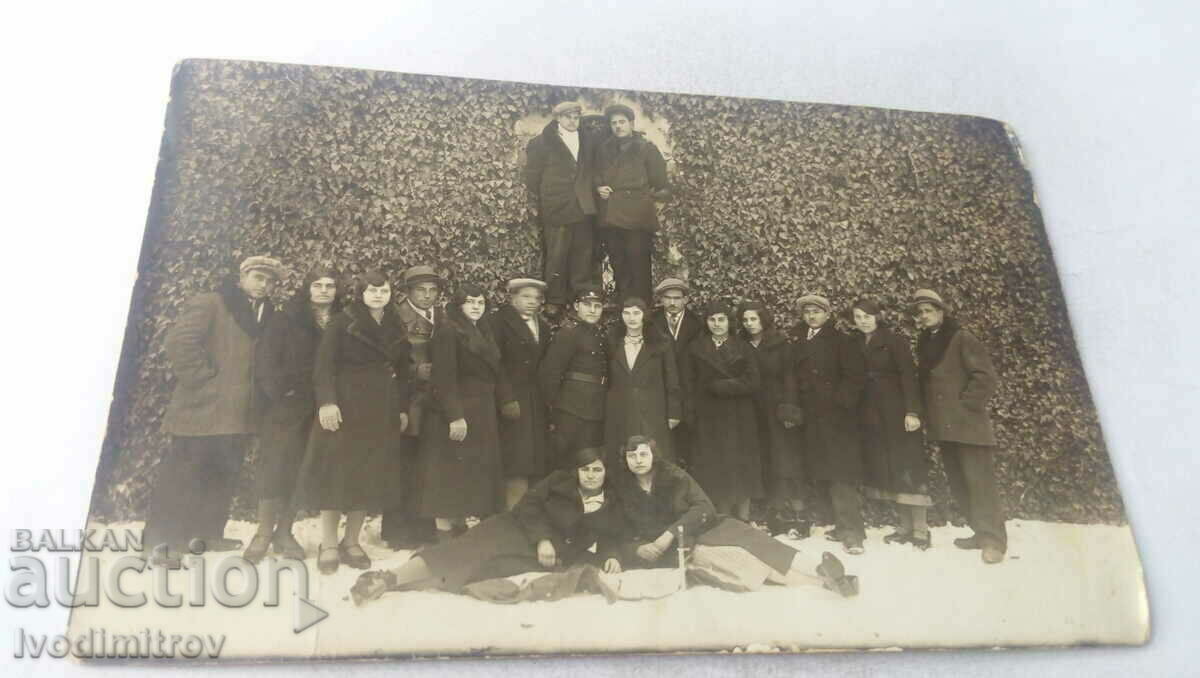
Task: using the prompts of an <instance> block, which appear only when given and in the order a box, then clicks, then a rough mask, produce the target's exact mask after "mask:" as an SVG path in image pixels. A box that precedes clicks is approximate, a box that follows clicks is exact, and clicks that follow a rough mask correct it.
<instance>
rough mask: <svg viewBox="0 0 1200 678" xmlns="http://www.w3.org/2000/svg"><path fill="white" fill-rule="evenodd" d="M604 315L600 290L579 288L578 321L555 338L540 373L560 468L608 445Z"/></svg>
mask: <svg viewBox="0 0 1200 678" xmlns="http://www.w3.org/2000/svg"><path fill="white" fill-rule="evenodd" d="M603 312H604V299H603V298H602V297H601V296H600V288H599V286H596V285H591V284H588V285H585V286H583V287H582V288H580V291H579V295H578V296H577V298H576V300H575V318H572V319H570V320H568V321H567V324H565V325H563V327H562V329H560V330H559V331H558V334H557V335H555V337H554V340H553V341H551V342H550V346H549V348H547V349H546V355H545V357H543V358H542V365H541V367H540V368H539V369H538V378H539V381H540V382H541V386H542V396H543V397H544V398H545V399H546V403H547V405H549V406H550V408H551V413H550V424H551V427H552V429H553V433H552V434H551V436H550V439H551V441H552V442H551V445H552V449H553V453H554V459H553V460H552V465H553V466H554V467H556V468H568V467H569V466H570V461H569V460H570V459H571V454H572V451H573V450H578V449H582V448H585V447H599V446H603V444H604V398H605V396H606V395H607V391H608V349H607V341H606V340H605V337H604V330H603V329H602V328H601V327H600V316H601V314H602V313H603Z"/></svg>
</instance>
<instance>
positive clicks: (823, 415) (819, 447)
mask: <svg viewBox="0 0 1200 678" xmlns="http://www.w3.org/2000/svg"><path fill="white" fill-rule="evenodd" d="M793 357H794V359H795V365H794V368H793V369H792V370H790V371H789V375H788V377H789V379H791V380H792V381H791V382H789V390H790V391H792V392H793V393H798V402H799V403H800V407H801V409H803V410H804V455H805V459H806V461H807V467H808V471H809V473H810V475H811V477H813V478H814V479H816V480H823V481H839V482H847V483H858V482H861V481H862V473H863V461H862V445H861V442H860V440H859V430H858V429H859V426H858V421H859V420H858V404H859V401H860V400H861V398H862V392H863V385H864V382H865V380H866V375H865V370H864V367H863V354H862V350H861V349H859V348H858V346H856V345H854V342H853V341H852V340H851V339H850V337H848V336H846V335H845V334H842V333H841V332H839V331H837V330H836V329H834V327H833V323H832V322H828V323H826V324H825V325H824V327H822V328H821V330H820V332H818V333H817V336H815V337H813V338H812V339H801V340H800V342H799V343H797V344H795V351H794V353H793Z"/></svg>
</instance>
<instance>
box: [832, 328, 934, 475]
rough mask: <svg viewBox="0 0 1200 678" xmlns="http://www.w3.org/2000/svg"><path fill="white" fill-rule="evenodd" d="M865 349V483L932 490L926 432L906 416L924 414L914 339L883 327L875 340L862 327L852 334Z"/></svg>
mask: <svg viewBox="0 0 1200 678" xmlns="http://www.w3.org/2000/svg"><path fill="white" fill-rule="evenodd" d="M851 336H852V337H853V339H854V342H855V343H856V344H857V345H858V346H859V348H860V350H862V352H863V360H864V366H865V368H866V383H865V386H864V388H863V397H862V402H861V404H860V405H859V420H860V422H861V426H862V435H863V437H862V441H863V458H864V460H865V462H866V475H865V478H864V480H865V482H866V484H867V485H869V486H870V487H874V488H878V489H880V490H885V491H888V492H894V493H906V494H928V488H927V487H926V476H927V475H928V473H929V468H928V463H927V461H926V457H925V444H924V441H923V440H922V438H921V431H920V430H917V431H912V432H906V431H905V430H904V416H905V415H906V414H910V413H911V414H915V415H917V416H918V417H920V416H921V414H922V411H923V408H922V407H921V394H920V391H919V390H918V387H917V368H916V365H915V364H914V363H913V358H912V350H911V349H910V348H909V344H908V340H907V339H905V338H904V337H902V336H900V335H898V334H896V333H895V332H893V331H891V330H890V329H888V328H886V327H879V328H877V329H876V330H875V332H874V333H873V334H872V336H871V340H870V342H867V341H866V336H865V335H863V334H862V333H861V332H855V333H853V334H852V335H851Z"/></svg>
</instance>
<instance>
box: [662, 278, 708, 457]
mask: <svg viewBox="0 0 1200 678" xmlns="http://www.w3.org/2000/svg"><path fill="white" fill-rule="evenodd" d="M690 291H691V290H690V289H689V288H688V284H687V283H686V282H684V281H683V280H680V279H679V278H666V279H664V280H663V281H662V282H660V283H658V285H657V286H655V288H654V296H655V297H656V298H657V299H658V303H659V307H658V308H656V309H654V312H653V313H651V314H650V328H651V329H652V330H653V331H655V332H658V333H659V334H660V335H661V336H662V337H663V338H664V339H666V340H667V341H668V342H670V344H671V347H672V348H674V349H675V355H676V357H677V358H678V360H679V363H680V365H681V367H682V366H683V364H684V363H685V362H686V361H684V359H683V356H686V355H687V353H686V350H687V347H688V344H691V343H692V340H693V339H695V338H696V337H698V336H700V335H701V334H703V332H702V330H703V329H704V321H703V320H701V319H700V317H699V316H697V315H696V314H695V313H693V312H691V311H689V310H688V308H687V304H688V293H689V292H690ZM684 372H686V370H682V369H681V374H680V384H679V388H680V392H681V395H682V398H683V411H684V412H687V411H688V396H689V393H688V391H689V384H688V378H687V377H688V375H687V374H685V373H684ZM688 424H689V422H687V421H682V422H680V423H679V425H678V426H676V427H675V428H673V429H671V449H672V451H673V452H674V453H675V458H676V460H677V461H679V462H680V463H681V464H683V465H684V466H686V465H687V463H688V461H690V460H689V458H688V452H689V451H690V449H691V448H690V447H689V442H690V435H691V434H690V431H691V429H690V427H689V425H688Z"/></svg>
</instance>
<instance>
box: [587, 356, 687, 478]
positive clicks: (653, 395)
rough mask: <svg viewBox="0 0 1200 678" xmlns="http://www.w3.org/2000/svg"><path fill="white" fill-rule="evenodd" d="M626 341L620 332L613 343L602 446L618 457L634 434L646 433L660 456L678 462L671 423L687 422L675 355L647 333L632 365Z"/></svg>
mask: <svg viewBox="0 0 1200 678" xmlns="http://www.w3.org/2000/svg"><path fill="white" fill-rule="evenodd" d="M624 341H625V339H624V337H623V336H621V335H620V334H614V336H613V337H612V338H611V339H610V341H609V346H611V347H612V349H611V350H610V351H609V367H608V396H607V402H606V404H605V406H604V412H605V416H604V447H605V449H607V450H608V451H609V453H610V454H617V456H619V453H617V450H618V449H619V448H620V447H621V446H622V445H623V444H624V443H625V442H626V441H627V440H629V437H630V436H633V435H644V436H649V437H651V438H654V441H655V443H656V444H657V446H658V455H659V456H660V457H661V458H663V459H667V460H674V458H675V456H674V452H673V451H672V449H671V435H670V431H671V428H670V426H668V425H667V419H682V418H683V406H682V399H681V397H680V388H679V369H678V367H677V365H676V362H675V352H674V351H673V350H671V345H670V344H669V343H667V342H666V341H664V340H663V339H662V338H661V337H659V336H657V335H654V334H648V335H647V336H646V339H645V341H644V343H643V344H642V349H641V351H640V352H639V353H638V355H637V360H636V361H635V362H634V364H633V365H630V364H629V359H628V357H627V356H626V355H625V343H624Z"/></svg>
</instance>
